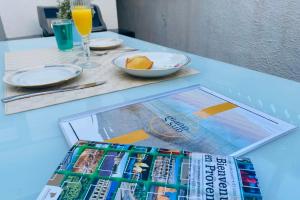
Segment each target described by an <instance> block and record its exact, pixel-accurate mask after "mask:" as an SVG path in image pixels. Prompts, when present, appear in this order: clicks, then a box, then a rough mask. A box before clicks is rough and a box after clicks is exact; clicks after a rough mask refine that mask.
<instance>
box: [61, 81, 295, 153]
mask: <svg viewBox="0 0 300 200" xmlns="http://www.w3.org/2000/svg"><path fill="white" fill-rule="evenodd" d="M60 126H61V128H62V130H63V133H64V135H65V137H66V139H67V141H68V143H69V144H70V145H73V144H75V143H76V142H77V141H78V140H90V141H105V142H112V143H123V144H124V143H125V144H136V145H144V146H155V147H164V148H170V149H183V150H187V151H198V152H205V153H211V154H219V155H241V154H243V153H245V152H247V151H250V150H252V149H253V148H256V147H257V146H259V145H262V144H263V143H265V142H268V141H270V140H271V139H274V138H276V137H278V136H280V135H282V134H284V133H287V132H288V131H289V130H291V129H293V128H295V127H294V126H293V125H291V124H288V123H286V122H283V121H281V120H279V119H276V118H273V117H271V116H269V115H267V114H265V113H262V112H259V111H257V110H255V109H253V108H250V107H248V106H246V105H243V104H240V103H238V102H236V101H233V100H231V99H229V98H226V97H224V96H222V95H220V94H217V93H215V92H212V91H210V90H208V89H206V88H203V87H200V86H199V85H197V86H193V87H188V88H184V89H180V90H176V91H172V92H169V93H164V94H160V95H156V96H152V97H148V98H145V99H140V100H137V101H135V102H129V103H127V104H122V105H116V106H113V107H108V108H101V109H99V110H94V111H90V112H86V113H81V114H78V115H75V116H71V117H67V118H64V119H62V120H61V121H60Z"/></svg>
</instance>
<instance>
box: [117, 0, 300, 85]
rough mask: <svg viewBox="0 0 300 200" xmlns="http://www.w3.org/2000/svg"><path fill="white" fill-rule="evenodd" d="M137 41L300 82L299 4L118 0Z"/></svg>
mask: <svg viewBox="0 0 300 200" xmlns="http://www.w3.org/2000/svg"><path fill="white" fill-rule="evenodd" d="M117 2H118V3H117V5H118V10H119V12H118V14H119V28H121V29H122V28H123V29H128V30H131V31H134V32H135V34H136V37H137V38H141V39H144V40H147V41H150V42H155V43H159V44H162V45H165V46H168V47H172V48H176V49H181V50H184V51H190V52H193V53H196V54H198V55H202V56H205V57H209V58H213V59H217V60H222V61H225V62H228V63H233V64H237V65H241V66H245V67H248V68H251V69H254V70H258V71H263V72H267V73H270V74H274V75H277V76H282V77H284V78H288V79H293V80H296V81H299V82H300V0H281V1H280V0H117Z"/></svg>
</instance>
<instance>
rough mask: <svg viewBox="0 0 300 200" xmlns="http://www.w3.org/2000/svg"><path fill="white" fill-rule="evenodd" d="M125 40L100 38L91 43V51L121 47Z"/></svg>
mask: <svg viewBox="0 0 300 200" xmlns="http://www.w3.org/2000/svg"><path fill="white" fill-rule="evenodd" d="M122 43H123V40H121V39H117V38H98V39H92V40H91V41H90V49H92V50H108V49H115V48H117V47H119V46H121V45H122Z"/></svg>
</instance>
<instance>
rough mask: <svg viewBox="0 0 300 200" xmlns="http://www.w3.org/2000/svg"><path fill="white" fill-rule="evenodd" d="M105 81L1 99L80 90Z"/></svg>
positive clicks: (5, 101)
mask: <svg viewBox="0 0 300 200" xmlns="http://www.w3.org/2000/svg"><path fill="white" fill-rule="evenodd" d="M105 83H106V81H99V82H93V83H87V84H82V85H75V86H70V87H63V88H60V89H54V90H48V91H44V92H34V93H29V94H20V95H15V96H10V97H5V98H3V99H1V101H2V102H3V103H8V102H11V101H16V100H19V99H25V98H29V97H34V96H40V95H45V94H53V93H59V92H66V91H72V90H80V89H84V88H90V87H95V86H98V85H103V84H105Z"/></svg>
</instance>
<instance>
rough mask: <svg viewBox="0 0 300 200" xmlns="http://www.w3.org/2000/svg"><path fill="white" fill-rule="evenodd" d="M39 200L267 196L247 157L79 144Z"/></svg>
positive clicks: (253, 198)
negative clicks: (260, 187)
mask: <svg viewBox="0 0 300 200" xmlns="http://www.w3.org/2000/svg"><path fill="white" fill-rule="evenodd" d="M38 199H39V200H44V199H51V200H54V199H55V200H56V199H64V200H71V199H82V200H88V199H90V200H98V199H103V200H104V199H105V200H111V199H116V200H188V199H191V200H192V199H195V200H202V199H203V200H208V199H218V200H225V199H226V200H243V199H244V200H261V199H262V196H261V191H260V189H259V186H258V180H257V178H256V174H255V171H254V167H253V165H252V163H251V161H250V160H249V159H247V158H234V157H229V156H217V155H211V154H205V153H196V152H189V151H183V150H170V149H162V148H154V147H144V146H134V145H121V144H109V143H100V142H86V141H79V142H78V143H77V144H76V145H74V146H73V147H72V148H71V149H70V151H69V152H68V154H67V156H66V157H65V159H64V160H63V162H62V163H61V164H60V165H59V166H58V167H57V169H56V170H55V173H54V174H53V176H52V177H51V178H50V179H49V181H48V183H47V185H46V186H45V187H44V189H43V191H42V192H41V193H40V195H39V197H38Z"/></svg>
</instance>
